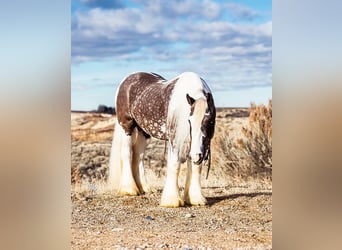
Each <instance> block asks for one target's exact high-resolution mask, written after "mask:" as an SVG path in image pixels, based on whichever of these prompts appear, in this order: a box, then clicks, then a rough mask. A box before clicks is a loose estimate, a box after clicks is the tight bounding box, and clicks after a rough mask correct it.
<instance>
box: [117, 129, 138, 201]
mask: <svg viewBox="0 0 342 250" xmlns="http://www.w3.org/2000/svg"><path fill="white" fill-rule="evenodd" d="M132 157H133V146H132V136H130V135H124V136H123V139H122V150H121V160H122V173H121V183H120V188H119V190H118V195H138V194H139V193H140V192H139V189H138V187H137V185H136V183H135V180H134V177H133V169H132Z"/></svg>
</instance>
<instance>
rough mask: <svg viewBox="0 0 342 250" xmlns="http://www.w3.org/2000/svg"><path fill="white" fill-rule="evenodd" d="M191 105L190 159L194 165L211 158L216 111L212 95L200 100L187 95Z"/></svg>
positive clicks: (209, 94) (206, 94)
mask: <svg viewBox="0 0 342 250" xmlns="http://www.w3.org/2000/svg"><path fill="white" fill-rule="evenodd" d="M186 98H187V101H188V103H189V105H190V115H189V119H188V121H189V123H190V141H191V142H190V158H191V160H192V162H193V163H194V164H198V165H199V164H201V163H202V162H203V160H207V159H208V157H210V142H211V139H212V138H213V136H214V130H215V118H216V109H215V105H214V100H213V97H212V94H211V93H205V94H204V96H203V97H201V98H199V99H194V98H192V97H191V96H190V95H189V94H186Z"/></svg>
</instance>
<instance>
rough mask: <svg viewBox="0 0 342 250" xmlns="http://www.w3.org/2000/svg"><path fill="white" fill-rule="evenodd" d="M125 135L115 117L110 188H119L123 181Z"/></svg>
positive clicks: (110, 162)
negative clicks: (123, 144)
mask: <svg viewBox="0 0 342 250" xmlns="http://www.w3.org/2000/svg"><path fill="white" fill-rule="evenodd" d="M124 135H125V132H124V130H123V128H122V127H121V126H120V124H119V122H118V119H117V118H115V128H114V134H113V141H112V148H111V152H110V158H109V177H108V183H109V185H110V188H113V189H116V190H118V189H119V187H120V181H121V172H122V159H121V150H122V138H123V136H124Z"/></svg>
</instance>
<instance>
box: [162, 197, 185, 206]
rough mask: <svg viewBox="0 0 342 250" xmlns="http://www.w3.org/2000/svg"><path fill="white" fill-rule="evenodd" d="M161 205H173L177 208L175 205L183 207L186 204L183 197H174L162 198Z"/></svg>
mask: <svg viewBox="0 0 342 250" xmlns="http://www.w3.org/2000/svg"><path fill="white" fill-rule="evenodd" d="M160 206H161V207H171V208H175V207H183V206H184V201H183V200H182V199H181V198H178V197H177V198H173V199H170V198H168V199H165V198H164V199H163V198H162V199H161V201H160Z"/></svg>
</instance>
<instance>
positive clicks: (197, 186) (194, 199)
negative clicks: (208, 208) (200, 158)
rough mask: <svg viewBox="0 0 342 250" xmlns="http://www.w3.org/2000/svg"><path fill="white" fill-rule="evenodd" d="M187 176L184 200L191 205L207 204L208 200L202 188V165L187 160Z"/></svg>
mask: <svg viewBox="0 0 342 250" xmlns="http://www.w3.org/2000/svg"><path fill="white" fill-rule="evenodd" d="M187 167H188V171H187V176H186V183H185V190H184V200H185V202H186V203H187V204H190V205H206V204H207V200H206V198H204V196H203V195H202V188H201V170H202V166H201V164H200V165H196V164H192V163H191V160H187Z"/></svg>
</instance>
